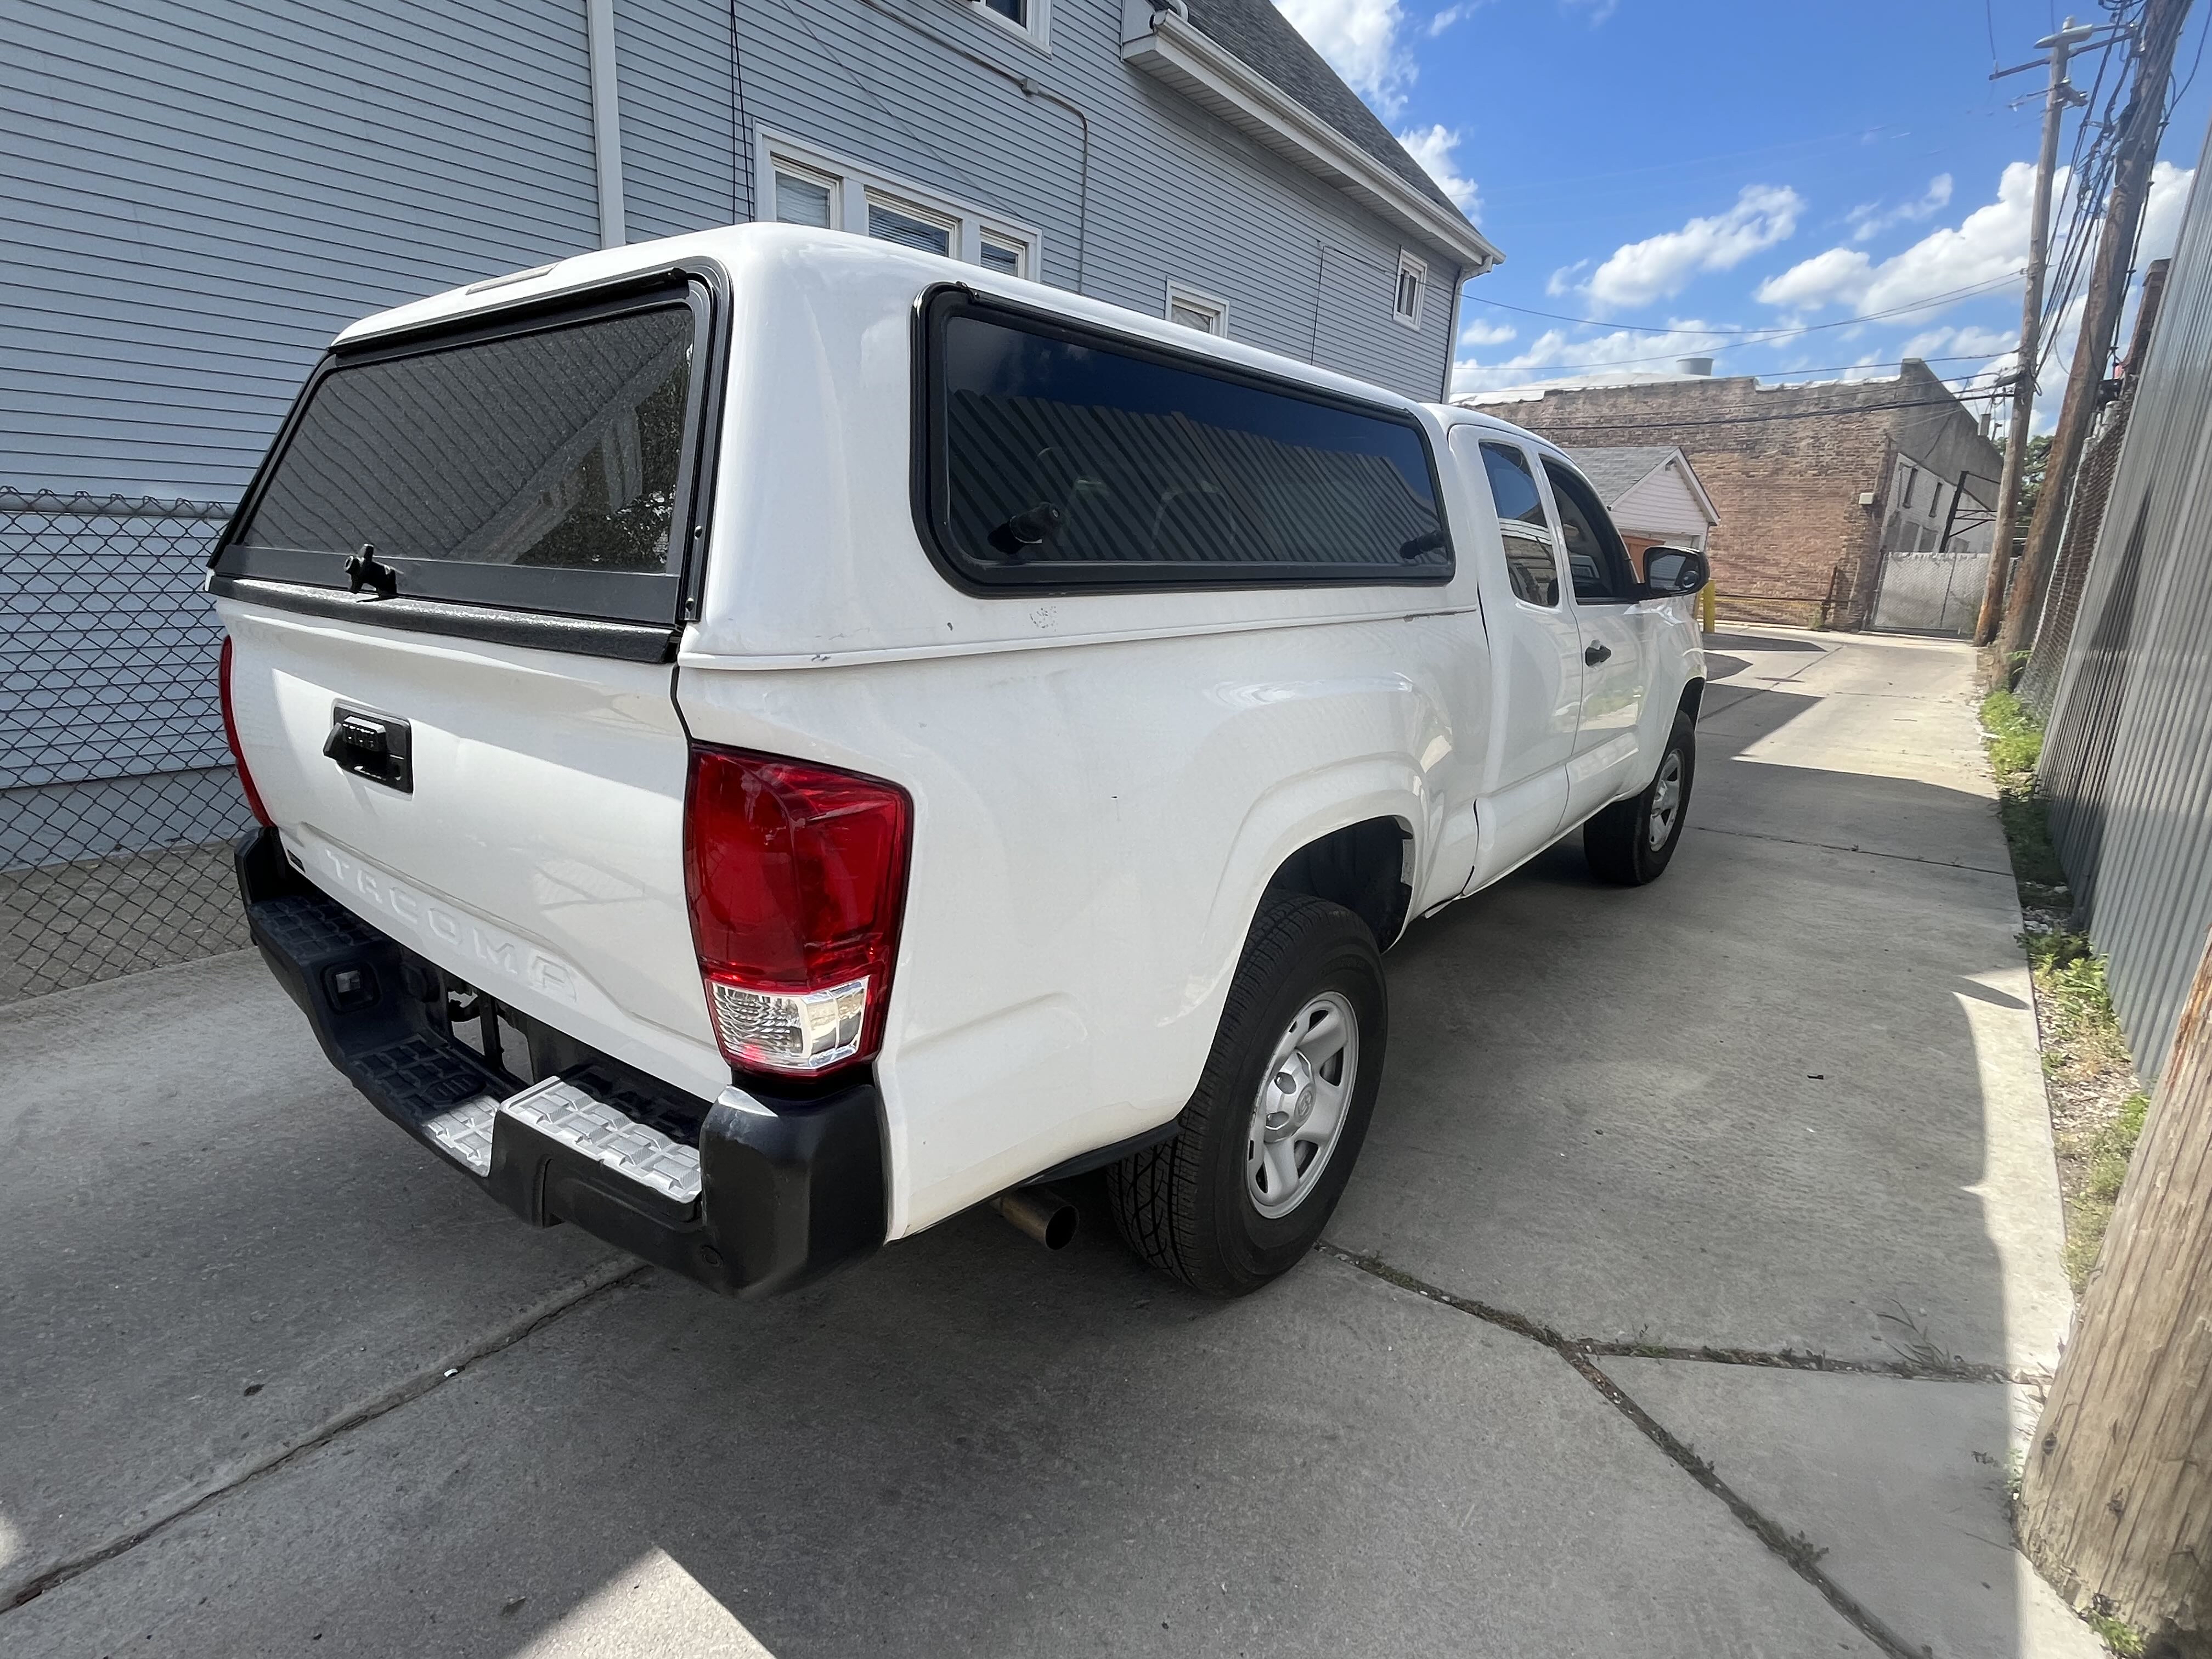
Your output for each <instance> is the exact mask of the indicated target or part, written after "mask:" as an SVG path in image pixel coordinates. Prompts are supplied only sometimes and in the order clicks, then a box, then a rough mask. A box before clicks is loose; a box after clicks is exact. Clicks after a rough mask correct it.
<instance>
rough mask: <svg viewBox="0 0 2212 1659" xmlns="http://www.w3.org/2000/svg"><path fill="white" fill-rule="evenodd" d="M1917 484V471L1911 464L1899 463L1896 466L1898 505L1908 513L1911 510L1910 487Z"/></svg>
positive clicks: (1918, 474)
mask: <svg viewBox="0 0 2212 1659" xmlns="http://www.w3.org/2000/svg"><path fill="white" fill-rule="evenodd" d="M1919 482H1920V473H1919V470H1918V469H1917V468H1916V467H1915V466H1914V465H1912V463H1911V462H1910V461H1899V463H1898V464H1897V489H1898V495H1899V505H1900V506H1902V507H1904V508H1905V511H1906V512H1908V513H1909V512H1911V510H1912V486H1913V485H1915V484H1917V483H1919Z"/></svg>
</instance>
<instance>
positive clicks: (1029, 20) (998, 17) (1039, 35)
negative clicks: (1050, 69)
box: [967, 0, 1051, 50]
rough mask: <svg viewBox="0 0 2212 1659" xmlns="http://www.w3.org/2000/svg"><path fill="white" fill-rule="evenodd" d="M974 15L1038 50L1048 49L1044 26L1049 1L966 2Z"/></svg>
mask: <svg viewBox="0 0 2212 1659" xmlns="http://www.w3.org/2000/svg"><path fill="white" fill-rule="evenodd" d="M967 3H968V4H969V6H971V7H972V8H974V9H975V15H977V16H979V17H981V18H983V19H985V20H986V21H989V22H992V23H995V24H997V25H998V26H999V27H1000V28H1003V29H1009V30H1012V32H1013V33H1017V34H1019V35H1021V36H1023V37H1024V39H1025V40H1028V41H1029V42H1030V44H1031V45H1032V46H1036V47H1038V48H1039V49H1040V50H1045V49H1048V42H1047V40H1046V39H1045V24H1046V21H1047V20H1048V16H1049V15H1050V11H1051V0H967Z"/></svg>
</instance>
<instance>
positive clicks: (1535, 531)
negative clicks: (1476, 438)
mask: <svg viewBox="0 0 2212 1659" xmlns="http://www.w3.org/2000/svg"><path fill="white" fill-rule="evenodd" d="M1462 453H1465V452H1464V451H1462ZM1482 470H1483V471H1485V472H1486V473H1488V474H1489V475H1490V499H1491V500H1492V501H1493V502H1494V503H1495V504H1496V505H1497V507H1498V534H1499V535H1500V537H1501V538H1503V539H1504V543H1505V574H1506V575H1507V577H1508V578H1509V579H1510V580H1511V581H1512V584H1513V597H1514V598H1516V599H1526V600H1527V601H1528V603H1529V604H1530V605H1557V604H1559V562H1558V561H1557V560H1556V559H1555V558H1554V557H1553V552H1552V530H1551V526H1550V525H1549V524H1547V522H1546V521H1545V519H1544V499H1543V497H1542V496H1541V495H1538V494H1537V493H1536V477H1535V475H1534V473H1532V472H1531V471H1529V470H1528V457H1527V456H1525V455H1523V454H1522V453H1521V452H1520V451H1519V450H1518V449H1516V447H1513V446H1512V445H1511V444H1485V445H1483V447H1482Z"/></svg>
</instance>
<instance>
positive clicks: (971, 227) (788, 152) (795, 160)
mask: <svg viewBox="0 0 2212 1659" xmlns="http://www.w3.org/2000/svg"><path fill="white" fill-rule="evenodd" d="M779 160H781V161H786V162H788V163H789V164H790V165H791V167H792V170H793V172H795V173H810V174H812V175H813V176H814V178H815V179H816V181H817V182H818V183H827V184H830V185H834V186H835V188H834V189H833V190H832V191H831V192H830V202H831V208H830V216H831V218H832V220H833V224H832V227H831V228H833V229H836V230H842V231H848V232H850V233H851V234H854V235H856V236H866V234H868V203H869V200H870V199H871V198H873V199H875V200H877V201H879V202H881V203H883V204H884V205H885V206H887V207H896V208H902V209H905V210H910V211H913V212H915V214H916V216H919V217H922V218H928V219H937V220H941V221H943V222H944V223H945V227H946V228H948V229H949V230H951V233H952V235H951V255H952V257H953V258H956V259H958V260H960V261H961V262H962V263H963V264H971V265H983V238H984V236H985V235H986V234H988V235H989V236H990V238H991V240H993V241H994V242H1000V243H1005V244H1006V245H1008V246H1019V247H1020V248H1021V249H1022V276H1024V278H1025V279H1026V280H1028V281H1030V282H1032V283H1034V282H1037V281H1040V280H1041V278H1040V276H1039V274H1038V273H1039V272H1041V271H1042V270H1043V269H1044V233H1043V232H1042V231H1041V230H1038V229H1037V228H1036V227H1035V226H1033V225H1025V224H1023V223H1022V222H1020V221H1019V220H1016V219H1009V218H1008V217H1006V215H1004V214H1002V213H994V212H991V211H989V210H986V209H983V208H980V207H977V206H975V204H973V203H969V202H963V201H961V200H959V199H958V198H957V197H951V196H946V195H945V194H944V193H942V192H941V191H934V190H930V189H928V188H927V187H926V186H924V185H917V184H913V183H910V182H908V180H906V179H901V178H899V177H898V176H897V175H896V174H895V173H884V172H882V171H880V170H879V169H878V168H875V167H868V166H866V165H865V164H863V163H861V162H859V161H853V160H851V159H850V158H849V157H847V156H843V155H838V154H836V152H835V151H834V150H826V149H822V148H821V147H820V146H819V145H817V144H810V143H806V142H805V140H803V139H799V138H793V137H787V136H786V135H785V134H783V133H781V132H778V131H775V130H774V129H772V128H769V127H755V128H754V129H753V153H752V173H753V176H752V199H753V217H754V219H755V221H756V222H759V223H763V224H769V223H773V222H775V164H776V162H777V161H779ZM763 207H766V208H767V209H768V211H767V212H766V213H765V214H763V212H761V209H762V208H763ZM983 268H984V269H985V270H989V269H990V268H989V267H988V266H987V265H983ZM993 274H994V275H996V274H997V273H995V272H994V273H993Z"/></svg>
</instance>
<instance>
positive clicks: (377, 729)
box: [323, 703, 415, 795]
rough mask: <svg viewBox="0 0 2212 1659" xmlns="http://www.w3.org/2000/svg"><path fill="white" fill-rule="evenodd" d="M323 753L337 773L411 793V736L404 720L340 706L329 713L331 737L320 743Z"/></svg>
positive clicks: (412, 766)
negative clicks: (335, 763) (333, 764)
mask: <svg viewBox="0 0 2212 1659" xmlns="http://www.w3.org/2000/svg"><path fill="white" fill-rule="evenodd" d="M323 753H325V755H327V756H329V757H331V759H332V760H334V761H336V762H337V763H338V770H340V771H341V772H350V773H352V774H353V775H355V776H356V777H358V778H367V779H368V781H370V782H371V783H380V784H382V785H383V786H384V787H386V788H387V789H397V790H398V791H399V793H401V794H403V795H411V794H413V793H415V743H414V733H413V732H412V731H411V730H410V727H409V726H408V724H407V722H406V721H405V720H395V719H393V718H392V716H391V715H389V714H371V713H370V712H369V711H368V709H366V708H347V707H346V706H345V705H344V704H343V703H337V704H334V705H333V706H332V708H331V734H330V736H329V737H328V738H325V739H324V740H323Z"/></svg>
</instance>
